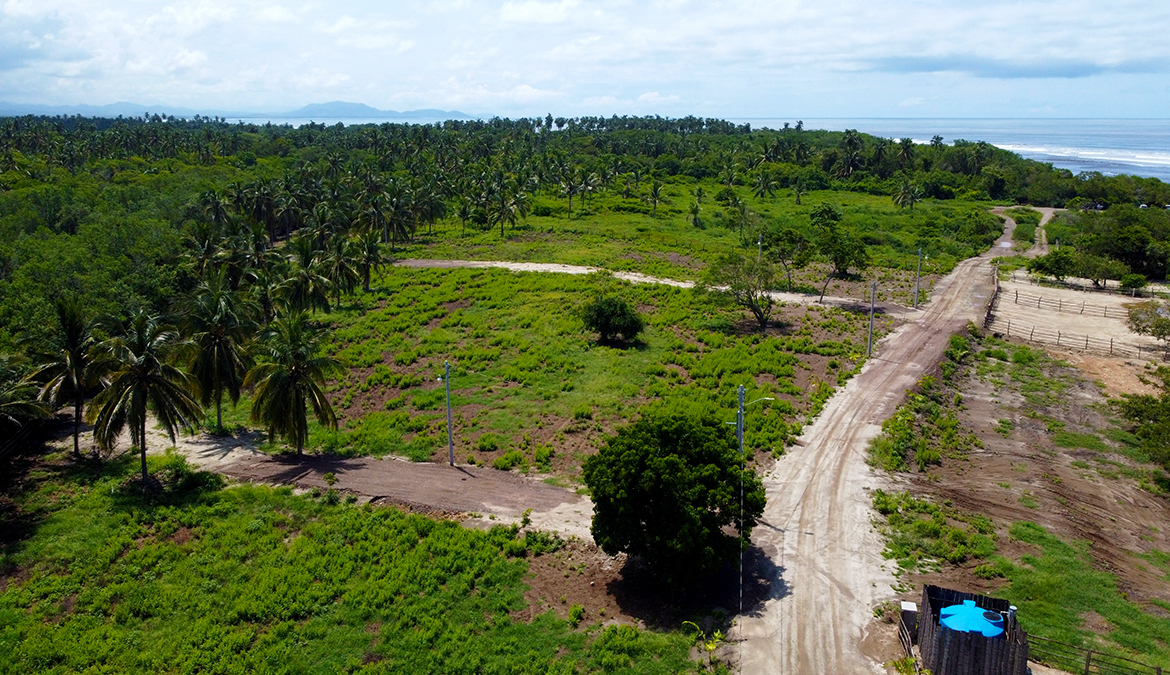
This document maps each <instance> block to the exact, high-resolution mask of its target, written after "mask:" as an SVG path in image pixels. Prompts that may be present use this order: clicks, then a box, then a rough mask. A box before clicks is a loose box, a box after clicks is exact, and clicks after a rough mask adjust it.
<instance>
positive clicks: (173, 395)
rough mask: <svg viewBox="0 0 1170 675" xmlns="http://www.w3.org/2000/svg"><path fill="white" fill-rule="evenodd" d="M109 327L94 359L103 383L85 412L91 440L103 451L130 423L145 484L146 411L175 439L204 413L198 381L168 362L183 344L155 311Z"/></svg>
mask: <svg viewBox="0 0 1170 675" xmlns="http://www.w3.org/2000/svg"><path fill="white" fill-rule="evenodd" d="M111 332H112V337H111V338H110V339H108V340H106V341H104V342H102V343H101V344H99V345H98V346H97V347H96V348H95V355H96V356H95V358H94V362H93V369H94V373H95V374H96V375H97V376H98V377H99V378H100V380H101V381H102V382H103V383H105V388H104V389H102V391H101V392H99V393H98V395H97V396H95V397H94V398H93V401H91V402H90V406H89V409H88V410H86V415H85V417H86V420H88V421H89V422H90V423H91V424H93V426H94V428H93V435H94V440H96V441H97V443H98V446H99V447H100V448H102V449H103V450H106V451H109V450H111V449H112V448H113V447H114V444H115V443H116V442H117V440H118V436H119V435H120V434H121V433H122V430H123V429H124V428H125V427H126V426H127V425H129V426H130V442H131V443H133V444H134V445H135V446H136V447H137V448H138V451H139V454H140V456H141V458H142V485H143V488H144V489H145V488H146V485H147V481H148V479H149V476H148V475H147V472H146V418H147V412H148V411H149V412H152V413H154V417H155V419H156V420H157V421H158V423H159V424H161V425H162V426H163V428H165V429H166V430H167V434H168V435H169V436H170V438H171V443H174V442H175V432H176V431H177V430H178V429H179V428H180V427H183V428H191V427H193V426H194V425H195V424H196V422H197V421H198V420H199V417H200V415H201V414H202V412H203V410H202V408H200V406H199V401H198V400H196V398H195V395H194V394H193V393H192V392H194V391H196V390H197V387H198V383H197V382H195V380H194V379H193V378H191V376H189V375H188V374H187V373H184V372H183V371H182V370H179V369H178V368H176V367H175V366H174V365H172V364H171V363H170V359H171V358H172V356H173V355H175V353H176V350H177V349H179V348H181V347H182V346H183V344H182V341H181V339H180V338H179V334H178V333H177V332H176V331H175V330H174V329H173V328H172V327H171V326H169V325H167V324H165V323H163V321H162V320H161V319H160V318H159V317H158V316H157V315H154V314H150V313H148V312H146V311H141V310H140V311H138V312H135V313H134V314H133V315H131V317H130V319H129V320H128V321H126V322H124V323H121V324H120V325H115V326H113V327H112V331H111Z"/></svg>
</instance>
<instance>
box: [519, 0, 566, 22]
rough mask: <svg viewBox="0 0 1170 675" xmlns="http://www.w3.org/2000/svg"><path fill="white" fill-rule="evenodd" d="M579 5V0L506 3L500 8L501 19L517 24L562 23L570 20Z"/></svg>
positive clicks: (526, 0)
mask: <svg viewBox="0 0 1170 675" xmlns="http://www.w3.org/2000/svg"><path fill="white" fill-rule="evenodd" d="M578 4H579V3H578V2H577V0H561V2H536V1H535V0H525V1H524V2H505V3H504V6H503V7H501V8H500V18H501V19H503V20H504V21H510V22H515V23H560V22H562V21H564V20H565V19H568V18H569V13H570V11H571V10H572V9H573V8H575V7H576V6H577V5H578Z"/></svg>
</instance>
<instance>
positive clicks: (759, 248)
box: [756, 232, 764, 262]
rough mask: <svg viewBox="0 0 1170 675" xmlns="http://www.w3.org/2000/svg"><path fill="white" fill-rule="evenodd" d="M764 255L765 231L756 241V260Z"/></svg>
mask: <svg viewBox="0 0 1170 675" xmlns="http://www.w3.org/2000/svg"><path fill="white" fill-rule="evenodd" d="M763 257H764V233H763V232H761V233H760V238H759V239H758V240H757V241H756V262H760V260H761V259H762V258H763Z"/></svg>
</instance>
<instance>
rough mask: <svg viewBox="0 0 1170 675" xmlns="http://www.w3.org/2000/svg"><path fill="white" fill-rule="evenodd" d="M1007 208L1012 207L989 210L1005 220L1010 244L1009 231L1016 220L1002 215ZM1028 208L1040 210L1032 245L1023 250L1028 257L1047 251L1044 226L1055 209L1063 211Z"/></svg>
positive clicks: (1049, 208) (1013, 226) (1035, 207)
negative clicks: (1038, 222)
mask: <svg viewBox="0 0 1170 675" xmlns="http://www.w3.org/2000/svg"><path fill="white" fill-rule="evenodd" d="M1009 208H1012V207H1010V206H997V207H995V208H994V209H991V212H992V213H994V214H995V215H997V216H999V217H1001V218H1003V219H1004V220H1006V221H1007V228H1008V233H1009V239H1008V241H1009V244H1010V241H1011V239H1010V233H1011V231H1012V230H1014V229H1015V227H1016V221H1014V220H1012V218H1011V217H1010V216H1005V215H1004V213H1003V212H1004V211H1006V210H1008V209H1009ZM1029 208H1031V209H1033V210H1036V211H1039V212H1040V224H1039V225H1037V226H1036V234H1035V239H1034V240H1033V241H1032V247H1031V248H1029V249H1028V250H1027V251H1024V256H1025V257H1028V258H1035V257H1037V256H1042V255H1045V254H1047V253H1048V234H1047V233H1046V232H1045V231H1044V226H1045V225H1047V224H1048V221H1050V220H1052V217H1053V216H1055V215H1056V212H1057V211H1063V210H1064V209H1055V208H1052V207H1048V206H1032V207H1029ZM1001 241H1002V240H1001Z"/></svg>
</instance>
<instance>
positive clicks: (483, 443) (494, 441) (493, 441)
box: [475, 433, 500, 452]
mask: <svg viewBox="0 0 1170 675" xmlns="http://www.w3.org/2000/svg"><path fill="white" fill-rule="evenodd" d="M475 447H476V448H477V449H478V450H479V451H480V452H495V451H496V450H499V449H500V439H499V438H497V437H496V435H495V434H493V433H486V434H481V435H480V437H479V438H478V439H477V440H476V441H475Z"/></svg>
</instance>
